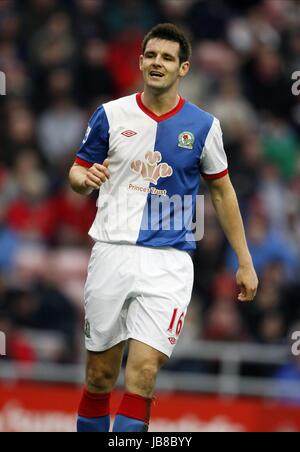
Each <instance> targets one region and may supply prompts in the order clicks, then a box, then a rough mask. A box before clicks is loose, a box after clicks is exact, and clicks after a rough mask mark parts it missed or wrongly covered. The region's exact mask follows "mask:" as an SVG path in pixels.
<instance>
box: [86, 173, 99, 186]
mask: <svg viewBox="0 0 300 452" xmlns="http://www.w3.org/2000/svg"><path fill="white" fill-rule="evenodd" d="M87 180H89V181H90V182H93V183H94V184H97V185H98V187H101V185H102V180H101V179H100V178H99V177H97V176H95V175H94V174H88V175H87Z"/></svg>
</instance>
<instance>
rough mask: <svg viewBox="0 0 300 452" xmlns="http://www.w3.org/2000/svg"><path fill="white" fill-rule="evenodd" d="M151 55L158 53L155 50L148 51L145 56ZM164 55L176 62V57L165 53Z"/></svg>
mask: <svg viewBox="0 0 300 452" xmlns="http://www.w3.org/2000/svg"><path fill="white" fill-rule="evenodd" d="M149 53H157V52H156V51H155V50H147V51H146V52H145V55H147V54H149ZM162 55H163V56H164V57H169V58H172V59H174V60H176V56H174V55H171V54H170V53H167V52H164V53H163V54H162Z"/></svg>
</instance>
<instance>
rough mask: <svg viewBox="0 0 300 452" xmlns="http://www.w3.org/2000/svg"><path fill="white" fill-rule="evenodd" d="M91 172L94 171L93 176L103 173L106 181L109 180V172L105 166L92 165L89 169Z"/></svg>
mask: <svg viewBox="0 0 300 452" xmlns="http://www.w3.org/2000/svg"><path fill="white" fill-rule="evenodd" d="M91 170H92V171H95V170H96V171H95V174H96V175H97V174H98V173H103V174H105V176H106V177H107V179H109V178H110V172H109V170H108V169H107V168H106V167H105V166H103V165H100V164H98V163H97V164H96V165H94V166H93V167H92V168H91Z"/></svg>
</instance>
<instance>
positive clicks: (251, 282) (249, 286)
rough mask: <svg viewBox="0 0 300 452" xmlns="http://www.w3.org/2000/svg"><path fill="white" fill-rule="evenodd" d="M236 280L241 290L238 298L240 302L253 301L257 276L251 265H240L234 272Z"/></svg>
mask: <svg viewBox="0 0 300 452" xmlns="http://www.w3.org/2000/svg"><path fill="white" fill-rule="evenodd" d="M236 281H237V285H238V286H239V288H240V290H241V292H240V293H239V296H238V300H239V301H242V302H248V301H253V300H254V298H255V295H256V292H257V287H258V278H257V275H256V272H255V270H254V267H253V265H249V266H246V267H240V268H239V270H238V272H237V274H236Z"/></svg>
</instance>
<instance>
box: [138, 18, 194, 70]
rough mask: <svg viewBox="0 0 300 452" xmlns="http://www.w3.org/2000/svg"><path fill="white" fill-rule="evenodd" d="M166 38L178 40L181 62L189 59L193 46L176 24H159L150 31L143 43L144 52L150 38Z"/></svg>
mask: <svg viewBox="0 0 300 452" xmlns="http://www.w3.org/2000/svg"><path fill="white" fill-rule="evenodd" d="M155 38H157V39H165V40H167V41H173V42H178V44H179V46H180V51H179V60H180V64H182V63H183V62H184V61H188V60H189V59H190V57H191V54H192V46H191V43H190V41H189V39H188V38H187V36H186V34H185V33H184V32H183V31H182V30H181V29H180V28H178V27H177V26H176V25H174V24H169V23H165V24H158V25H156V26H155V27H153V28H152V30H150V31H149V33H148V34H147V35H146V36H145V37H144V40H143V44H142V51H143V54H144V53H145V50H146V47H147V44H148V42H149V41H150V39H155Z"/></svg>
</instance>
